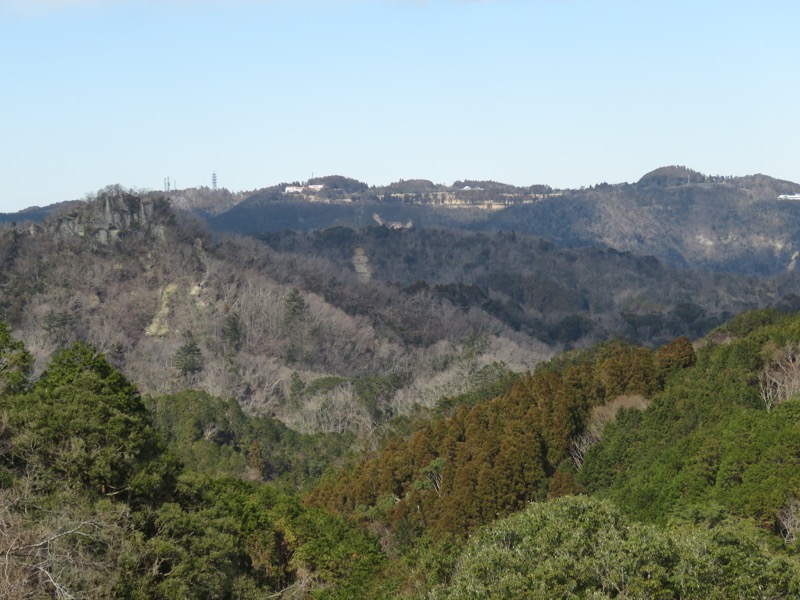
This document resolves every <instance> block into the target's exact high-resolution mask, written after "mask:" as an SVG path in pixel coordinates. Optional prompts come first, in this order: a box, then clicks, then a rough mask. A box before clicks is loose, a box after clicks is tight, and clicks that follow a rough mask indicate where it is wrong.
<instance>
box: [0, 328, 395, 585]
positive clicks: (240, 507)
mask: <svg viewBox="0 0 800 600" xmlns="http://www.w3.org/2000/svg"><path fill="white" fill-rule="evenodd" d="M4 331H5V330H2V332H4ZM5 346H6V347H7V348H11V349H13V351H14V352H16V353H18V354H19V355H20V356H21V357H23V358H24V348H22V346H21V345H19V344H17V343H16V342H13V341H11V340H10V339H6V340H5ZM18 358H19V357H18ZM21 363H22V364H23V366H24V364H25V361H24V360H22V361H21ZM22 387H24V386H22ZM149 404H150V409H151V410H152V411H153V414H154V415H155V418H156V422H157V423H158V424H159V429H160V430H161V432H163V433H164V434H165V435H166V437H167V438H168V439H169V440H170V445H171V446H172V447H173V448H175V449H176V450H177V452H178V453H180V454H181V455H182V456H183V457H185V458H186V459H187V463H190V465H189V467H188V468H187V469H185V470H184V468H183V467H182V466H181V465H180V464H179V463H178V462H177V461H176V460H175V459H174V458H173V455H172V454H171V453H170V452H169V450H168V449H167V448H166V446H165V444H164V443H163V439H162V436H161V435H160V433H159V431H157V430H156V428H154V427H153V425H152V424H151V421H150V416H151V410H149V409H148V407H147V406H146V405H145V403H144V402H143V401H142V399H141V398H140V396H139V393H138V391H137V390H136V388H135V387H134V386H133V385H132V384H131V383H130V382H129V381H128V380H127V379H126V378H125V377H124V376H122V375H121V374H120V373H119V372H117V371H116V370H115V369H114V368H113V367H111V365H110V364H109V363H108V362H107V361H106V360H105V358H104V357H103V356H102V355H100V354H99V353H98V352H97V351H96V350H95V349H94V348H92V347H91V346H89V345H87V344H83V343H78V344H75V345H74V346H73V347H71V348H69V349H65V350H62V351H61V352H59V353H58V354H57V355H56V356H55V357H54V358H53V360H52V361H51V363H50V365H49V366H48V368H47V370H46V371H45V373H44V374H43V375H42V377H41V378H40V379H39V381H38V382H37V383H36V384H35V386H34V387H33V388H32V389H30V390H28V391H25V390H22V391H20V392H19V393H16V394H11V393H5V394H3V395H1V396H0V413H2V415H3V421H2V426H1V427H0V450H2V454H0V460H2V464H1V465H0V466H1V467H2V469H1V470H0V480H2V485H0V527H1V528H2V531H3V535H2V536H0V554H2V555H3V556H5V557H11V560H10V561H9V560H7V561H6V563H5V566H4V576H3V578H0V594H2V595H3V596H4V597H6V596H8V597H40V596H44V595H47V596H48V597H49V596H51V595H52V596H53V597H105V598H117V597H118V598H136V599H164V600H167V599H172V598H198V599H205V598H208V599H211V598H231V599H233V598H251V599H256V598H263V597H270V596H277V595H281V594H284V593H285V594H288V595H291V594H294V595H296V596H297V597H309V596H314V597H322V598H352V597H363V596H365V595H366V586H368V584H369V582H370V580H371V577H372V576H373V574H374V573H376V572H379V571H380V570H381V568H382V563H383V556H382V554H381V552H380V549H379V546H378V544H377V542H376V540H375V539H374V538H373V536H371V535H370V534H368V533H366V532H365V531H364V530H361V529H358V528H354V527H353V526H352V525H350V524H348V523H346V522H344V521H343V520H341V519H340V518H339V517H336V516H333V515H330V514H327V513H324V512H322V511H320V510H317V509H307V508H305V507H303V506H302V505H301V504H300V503H299V502H298V500H297V499H296V498H295V497H293V496H290V495H287V494H286V493H284V492H279V491H277V489H275V488H272V487H268V486H265V485H263V484H254V483H248V482H245V481H243V480H241V479H234V478H230V477H224V476H222V474H224V473H232V474H234V475H239V474H240V471H241V470H242V469H243V468H244V467H243V465H244V459H245V457H246V452H248V451H249V452H250V454H251V456H249V457H247V458H248V459H249V460H248V461H247V464H248V465H250V467H252V465H254V464H259V460H258V459H259V458H260V459H261V460H262V461H263V460H264V459H273V458H275V457H282V458H276V460H284V461H285V464H284V466H283V467H282V468H284V469H285V470H290V469H296V470H297V471H298V472H302V471H303V469H304V468H305V469H306V471H309V470H313V469H312V467H309V466H307V465H306V466H305V467H304V466H303V465H302V464H301V463H303V461H305V462H306V463H310V462H311V458H310V457H311V455H313V457H314V459H316V460H318V461H322V462H323V463H324V460H325V459H324V456H325V452H324V451H321V449H322V448H325V447H326V444H327V442H320V441H319V440H318V439H316V438H310V437H303V436H297V434H295V436H296V437H294V438H293V437H292V435H291V434H292V432H290V431H289V430H288V429H286V428H285V427H284V426H282V425H279V424H276V422H273V421H271V420H268V419H251V418H249V417H246V416H245V415H244V414H243V413H242V412H241V409H240V408H239V407H238V405H237V404H236V403H235V402H233V401H229V402H224V401H222V400H219V399H215V398H212V397H209V396H207V395H205V394H202V393H198V392H188V391H187V392H183V393H181V394H178V395H175V396H171V397H162V398H159V399H155V400H150V401H149ZM281 444H285V445H284V446H282V447H281V450H280V451H278V450H277V448H276V446H280V445H281ZM330 446H331V447H335V445H330ZM253 453H259V454H260V456H259V457H253V456H252V454H253ZM298 455H300V456H303V458H298ZM292 461H295V462H294V463H292ZM195 467H196V468H195ZM323 467H324V464H323V465H322V466H318V467H315V468H316V469H317V470H321V469H322V468H323ZM197 470H203V471H206V472H208V473H213V474H214V475H213V476H209V475H202V474H198V473H197Z"/></svg>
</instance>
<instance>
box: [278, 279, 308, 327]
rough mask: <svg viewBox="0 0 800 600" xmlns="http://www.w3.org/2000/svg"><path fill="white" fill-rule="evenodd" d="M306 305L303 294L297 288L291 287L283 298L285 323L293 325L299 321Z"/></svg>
mask: <svg viewBox="0 0 800 600" xmlns="http://www.w3.org/2000/svg"><path fill="white" fill-rule="evenodd" d="M307 309H308V307H307V306H306V301H305V300H303V295H302V294H301V293H300V290H298V289H297V288H292V289H291V290H289V293H288V294H287V295H286V298H285V300H284V322H285V323H286V325H293V324H295V323H297V322H298V321H300V320H301V319H302V318H303V315H305V313H306V310H307Z"/></svg>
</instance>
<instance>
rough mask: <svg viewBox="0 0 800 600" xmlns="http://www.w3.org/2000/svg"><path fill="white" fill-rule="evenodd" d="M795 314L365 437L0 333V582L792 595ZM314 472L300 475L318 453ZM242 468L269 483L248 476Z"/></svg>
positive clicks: (226, 594) (225, 594) (602, 358)
mask: <svg viewBox="0 0 800 600" xmlns="http://www.w3.org/2000/svg"><path fill="white" fill-rule="evenodd" d="M798 336H800V317H798V316H795V315H787V314H782V313H779V312H777V311H761V312H755V313H745V314H743V315H742V316H740V317H737V318H736V319H734V320H733V321H731V322H730V323H728V324H726V325H724V326H722V327H720V328H718V329H717V330H715V331H714V332H713V333H712V334H711V335H710V336H708V337H706V338H705V339H704V340H703V341H702V343H700V344H696V346H697V347H696V349H695V348H694V347H693V345H692V344H691V343H689V342H688V340H686V339H685V338H678V339H676V340H675V341H673V342H672V343H670V344H667V345H665V346H662V347H661V348H659V349H657V350H656V351H652V350H649V349H646V348H642V347H635V346H630V345H627V344H623V343H619V342H608V343H603V344H600V345H598V346H594V347H592V348H590V349H587V350H581V351H574V352H572V353H567V354H564V355H561V356H559V357H557V358H555V359H553V360H551V361H548V362H546V363H543V364H541V365H540V366H539V367H538V368H537V369H535V371H533V372H532V373H530V374H527V375H520V376H517V377H514V378H513V379H512V380H509V381H508V382H506V383H504V384H502V385H500V386H499V387H496V386H495V387H494V388H493V389H487V390H485V391H484V392H483V393H478V394H476V393H472V394H468V395H462V396H455V397H444V398H442V399H441V401H440V402H439V403H438V406H437V410H436V412H435V413H434V414H432V415H431V416H430V418H429V419H424V420H417V421H416V422H410V423H405V424H399V425H398V429H397V430H396V431H394V432H393V433H390V434H388V435H386V436H385V437H384V439H383V441H382V442H381V443H380V444H379V447H378V448H377V449H375V450H372V451H367V453H366V454H365V453H363V452H359V453H353V452H352V451H348V450H346V448H347V446H348V444H347V443H346V442H347V441H346V440H343V439H342V438H341V436H333V437H331V436H327V437H326V435H324V434H322V435H320V434H316V435H302V434H297V433H296V432H292V431H290V430H288V429H287V428H286V427H285V426H283V425H282V424H280V423H278V422H276V421H274V420H271V419H267V418H264V417H253V416H248V415H246V414H245V413H243V412H242V411H241V409H240V408H239V406H238V404H236V403H235V402H231V401H226V400H223V399H220V398H215V397H212V396H209V395H208V394H205V393H199V392H191V391H184V392H181V393H179V394H176V395H167V396H159V397H143V396H141V395H140V394H139V392H138V390H137V389H136V387H135V386H134V385H133V384H132V383H131V382H130V381H129V380H128V379H127V378H125V377H124V376H123V375H122V374H120V373H119V372H118V371H117V370H116V369H114V367H113V366H112V365H111V364H110V363H109V362H108V361H107V360H106V359H105V358H104V357H103V356H102V355H101V354H99V353H98V352H97V350H96V349H95V348H92V347H91V346H89V345H87V344H85V343H84V342H76V343H75V344H72V345H71V346H69V347H66V348H64V349H63V350H60V351H59V352H58V353H57V354H56V355H55V356H54V357H53V359H52V360H51V361H50V363H49V364H48V366H47V368H46V369H45V371H44V372H42V373H41V374H40V375H39V376H38V377H33V376H32V374H31V368H32V364H33V359H32V357H31V355H30V353H28V352H27V350H26V349H25V348H24V346H23V344H22V343H20V342H17V341H15V340H13V339H12V338H11V337H10V336H9V335H8V332H7V330H6V328H5V327H2V329H0V356H1V357H2V371H1V372H0V376H1V379H0V381H2V396H0V398H1V400H0V409H1V410H2V415H3V421H2V436H1V439H2V446H0V449H2V464H1V465H0V467H1V469H2V470H1V471H0V483H1V484H2V485H1V486H0V501H2V506H1V507H0V509H1V510H2V512H0V518H1V519H2V523H3V532H4V534H3V537H2V540H1V541H0V543H2V553H1V554H0V555H2V556H3V559H2V560H3V566H4V568H3V576H2V580H0V589H2V593H3V596H4V597H9V598H16V597H19V598H22V597H51V596H52V597H75V598H78V597H92V598H97V597H112V596H113V597H122V598H174V597H192V598H260V597H264V595H265V594H267V593H270V594H275V595H276V597H278V596H280V597H284V598H303V597H320V598H337V597H338V598H347V597H350V598H352V597H363V598H390V597H408V598H418V597H430V598H481V597H498V598H518V597H530V598H555V597H560V598H568V597H569V598H572V597H576V598H583V597H585V598H589V597H591V598H640V597H653V598H710V597H718V598H729V597H742V598H792V597H796V595H797V594H798V593H799V592H800V564H798V559H797V555H796V552H797V543H798V542H797V534H798V531H800V525H798V523H800V518H798V515H800V502H799V501H798V472H800V471H799V470H798V464H797V461H798V460H800V459H798V457H797V452H796V449H797V447H798V442H800V426H799V425H798V423H800V421H798V419H797V418H795V413H797V412H798V410H800V404H798V402H800V399H798V398H797V396H796V392H797V390H798V389H799V387H798V386H800V368H798V366H797V365H798V364H800V361H798V357H800V347H799V346H798V343H797V341H796V340H797V339H798ZM323 470H324V473H323ZM265 479H268V480H271V481H272V483H269V484H265V483H262V482H263V481H264V480H265Z"/></svg>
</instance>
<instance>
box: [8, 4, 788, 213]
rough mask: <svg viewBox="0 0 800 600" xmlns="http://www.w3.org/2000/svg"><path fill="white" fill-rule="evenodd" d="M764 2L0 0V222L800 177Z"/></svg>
mask: <svg viewBox="0 0 800 600" xmlns="http://www.w3.org/2000/svg"><path fill="white" fill-rule="evenodd" d="M798 16H800V6H798V5H795V4H790V3H786V2H769V1H768V2H765V3H761V4H759V6H758V7H754V6H751V5H749V4H745V3H744V2H726V3H722V2H711V3H704V4H703V5H697V4H696V3H689V2H685V1H682V2H677V3H672V4H670V6H669V10H666V9H665V8H663V7H661V6H656V5H649V4H646V5H645V4H643V3H635V2H630V1H615V2H606V3H602V5H599V3H589V2H587V1H561V2H553V1H549V0H534V1H531V0H528V1H527V2H523V1H521V0H494V1H482V2H481V1H472V2H469V1H457V0H430V1H427V2H426V1H412V0H406V1H403V0H360V1H359V0H351V1H345V0H327V1H326V0H318V1H303V0H295V1H293V2H288V1H281V0H261V1H259V0H249V1H248V0H241V1H234V2H222V1H221V0H206V1H203V2H197V3H188V2H182V1H178V0H174V1H166V2H160V3H153V2H144V1H135V0H129V1H124V0H118V1H113V0H94V1H92V0H74V1H70V0H61V1H56V0H52V1H39V2H19V1H17V2H14V1H8V0H5V1H2V0H0V39H2V41H0V49H2V50H3V52H2V56H3V58H2V59H0V64H2V65H3V67H4V72H5V73H6V81H7V89H8V91H7V93H5V94H3V96H2V97H0V107H2V109H3V113H4V114H5V115H6V119H5V122H4V126H3V134H2V136H0V140H2V141H0V160H2V164H3V165H4V169H3V171H4V172H5V173H6V175H5V181H4V183H5V186H4V189H3V192H2V194H0V211H3V212H13V211H15V210H20V209H22V208H25V207H28V206H33V205H42V206H43V205H47V204H51V203H54V202H59V201H62V200H69V199H77V198H81V197H83V196H84V195H85V194H86V193H87V192H92V191H95V190H97V189H99V188H101V187H103V186H105V185H107V184H110V183H119V184H121V185H123V186H125V187H136V188H149V189H155V190H158V189H162V186H163V181H164V178H166V177H169V178H170V179H171V180H173V181H174V182H175V183H176V184H177V187H178V188H180V189H184V188H190V187H199V186H204V185H205V186H210V185H211V173H212V172H216V173H217V176H218V184H219V186H220V187H225V188H228V189H230V190H232V191H241V190H251V189H256V188H261V187H264V186H269V185H274V184H277V183H279V182H283V181H293V180H298V181H303V180H307V179H309V178H310V177H311V176H312V174H313V175H316V176H320V175H332V174H338V175H345V176H348V177H354V178H356V179H359V180H361V181H365V182H366V183H368V184H370V185H384V184H388V183H390V182H393V181H398V180H399V179H411V178H420V179H429V180H431V181H434V182H435V183H444V184H447V185H449V184H451V183H452V182H453V181H456V180H460V179H477V180H481V179H483V180H495V181H501V182H505V183H510V184H514V185H520V186H527V185H532V184H546V185H551V186H553V187H557V188H579V187H581V186H589V185H593V184H596V183H601V182H608V183H621V182H625V181H627V182H633V181H636V180H638V179H639V178H640V177H641V176H642V175H644V174H645V173H647V172H649V171H651V170H653V169H655V168H658V167H661V166H667V165H675V164H678V165H686V166H687V167H689V168H691V169H695V170H697V171H700V172H702V173H705V174H709V175H737V176H738V175H749V174H754V173H764V174H766V175H770V176H772V177H776V178H779V179H787V180H791V181H800V170H799V168H798V166H797V163H796V160H795V156H796V151H794V148H793V144H794V141H793V140H795V139H798V138H800V122H798V120H797V118H796V109H795V107H794V102H793V100H794V98H795V97H796V96H797V91H798V81H797V79H798V78H797V76H796V66H795V64H794V60H793V59H794V57H795V55H796V52H795V51H794V42H793V39H794V23H795V22H796V21H797V19H796V17H798Z"/></svg>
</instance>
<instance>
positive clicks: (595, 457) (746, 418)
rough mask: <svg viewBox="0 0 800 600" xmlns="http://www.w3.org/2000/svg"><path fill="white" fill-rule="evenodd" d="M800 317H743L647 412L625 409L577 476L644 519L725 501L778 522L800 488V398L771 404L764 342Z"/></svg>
mask: <svg viewBox="0 0 800 600" xmlns="http://www.w3.org/2000/svg"><path fill="white" fill-rule="evenodd" d="M798 326H800V318H798V317H797V316H794V317H791V318H789V317H785V316H777V315H774V314H772V313H767V314H765V313H756V314H755V315H752V316H743V317H741V318H740V319H739V320H738V321H737V323H735V324H734V326H733V327H732V330H735V331H736V332H738V333H740V334H744V332H747V333H746V335H743V337H740V338H738V339H734V340H732V341H729V342H728V343H726V344H723V345H713V344H711V345H707V346H706V347H705V348H703V349H702V350H701V351H700V352H699V353H698V356H697V363H696V365H695V366H694V367H693V368H689V369H683V370H681V371H680V372H677V373H675V374H674V375H673V376H672V377H670V378H669V379H668V380H667V385H666V388H665V389H664V391H663V392H662V393H661V394H658V395H656V396H655V397H654V398H653V400H652V403H651V405H650V407H649V408H648V409H647V410H646V411H645V412H644V413H640V412H636V413H629V412H624V413H622V414H620V415H618V417H617V420H616V422H615V423H614V424H612V425H609V426H608V427H607V428H606V430H605V431H604V433H603V437H602V439H601V440H600V442H599V443H598V444H597V445H596V446H594V447H593V448H592V449H591V450H590V451H589V452H588V453H587V455H586V460H585V462H584V463H583V467H582V469H581V471H580V472H579V473H578V481H579V483H580V484H581V485H582V486H583V487H584V488H585V489H587V490H588V491H590V492H593V493H595V494H598V495H600V496H603V497H608V498H611V499H613V500H614V501H615V502H616V503H617V504H618V505H619V506H620V507H621V508H622V509H623V510H625V511H626V512H628V513H630V514H632V515H633V516H635V517H636V518H640V519H647V520H652V521H656V522H661V523H663V522H666V521H667V520H668V519H669V518H670V517H671V516H682V517H686V516H687V515H703V514H706V513H707V510H706V507H709V506H717V507H719V508H720V509H721V510H723V511H724V512H725V513H726V514H732V515H737V516H740V517H748V518H752V519H754V520H756V521H757V522H758V523H759V524H760V525H761V526H763V527H764V528H766V529H771V530H774V531H776V532H777V531H778V530H779V529H780V528H781V525H780V523H779V520H780V513H781V511H782V510H783V509H784V508H785V507H786V506H787V505H789V504H791V502H792V501H793V499H794V498H796V497H798V495H800V459H798V458H797V452H796V448H797V447H798V444H800V421H798V420H797V419H796V418H793V417H791V416H789V415H793V414H794V413H795V412H797V410H798V409H797V401H796V400H790V401H788V402H785V403H784V404H781V405H779V406H777V407H776V409H775V410H773V411H772V412H767V410H766V407H765V405H764V402H763V401H762V400H761V399H760V398H759V396H758V384H757V381H758V374H759V372H760V370H761V369H762V368H763V365H764V355H765V352H767V351H769V349H770V348H775V347H780V346H781V345H782V344H784V343H785V342H786V339H787V337H792V336H794V335H797V333H796V332H797V328H798ZM677 343H678V342H676V344H677ZM683 345H684V346H685V343H684V344H683ZM659 352H661V351H659ZM656 356H657V360H659V354H658V353H657V355H656ZM669 356H672V357H673V358H674V356H675V352H674V350H670V351H669ZM686 356H690V355H689V354H688V351H687V353H686ZM664 358H665V357H664V355H663V354H662V355H661V358H660V366H662V367H663V364H664V362H663V361H664ZM671 360H672V358H670V361H671ZM680 362H684V364H685V362H686V361H680ZM691 518H694V517H691ZM703 518H705V517H703Z"/></svg>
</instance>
